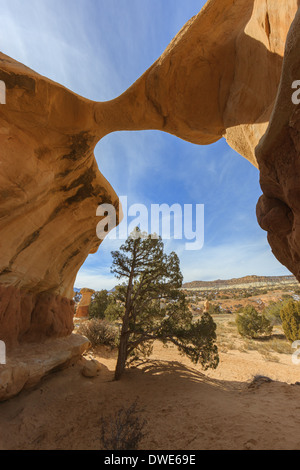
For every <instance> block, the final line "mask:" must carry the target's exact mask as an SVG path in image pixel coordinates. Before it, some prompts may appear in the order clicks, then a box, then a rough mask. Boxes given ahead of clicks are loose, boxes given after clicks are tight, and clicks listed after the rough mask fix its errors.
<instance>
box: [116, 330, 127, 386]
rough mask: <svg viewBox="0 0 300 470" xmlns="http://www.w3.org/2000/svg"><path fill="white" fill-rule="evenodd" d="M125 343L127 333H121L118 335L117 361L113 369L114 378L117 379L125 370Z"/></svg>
mask: <svg viewBox="0 0 300 470" xmlns="http://www.w3.org/2000/svg"><path fill="white" fill-rule="evenodd" d="M127 344H128V333H127V332H124V333H123V328H122V333H121V337H120V345H119V354H118V361H117V365H116V370H115V380H119V379H120V378H121V376H122V374H123V372H124V370H125V364H126V359H127Z"/></svg>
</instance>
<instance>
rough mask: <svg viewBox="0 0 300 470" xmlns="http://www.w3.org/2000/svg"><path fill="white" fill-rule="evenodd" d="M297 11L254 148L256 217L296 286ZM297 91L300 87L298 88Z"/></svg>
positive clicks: (299, 199) (299, 211) (299, 217)
mask: <svg viewBox="0 0 300 470" xmlns="http://www.w3.org/2000/svg"><path fill="white" fill-rule="evenodd" d="M299 31H300V10H299V11H298V13H297V15H296V18H295V20H294V22H293V24H292V26H291V29H290V32H289V35H288V38H287V42H286V49H285V56H284V63H283V70H282V76H281V82H280V86H279V91H278V95H277V100H276V103H275V106H274V109H273V113H272V116H271V119H270V124H269V126H268V129H267V132H266V134H265V135H264V137H263V138H262V139H261V142H260V144H259V145H258V147H257V149H256V154H257V159H258V163H259V169H260V182H261V188H262V190H263V193H264V194H263V196H262V197H261V198H260V200H259V202H258V205H257V218H258V221H259V223H260V225H261V227H262V228H263V229H264V230H266V231H267V232H268V241H269V243H270V245H271V247H272V251H273V253H274V254H275V256H276V258H277V259H278V260H279V261H280V262H281V263H282V264H284V265H285V266H286V267H287V268H288V269H289V270H290V271H291V272H292V273H293V274H294V275H295V276H296V277H297V279H298V281H300V184H299V181H300V101H299V104H295V103H294V102H293V101H292V95H293V93H294V92H295V90H294V89H293V88H292V84H293V83H294V82H295V81H297V80H300V57H299V51H300V35H299ZM298 88H299V87H298Z"/></svg>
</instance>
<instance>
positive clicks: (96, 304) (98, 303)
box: [89, 289, 109, 319]
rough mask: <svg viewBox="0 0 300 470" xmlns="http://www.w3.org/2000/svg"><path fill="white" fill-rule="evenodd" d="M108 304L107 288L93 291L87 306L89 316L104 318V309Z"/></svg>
mask: <svg viewBox="0 0 300 470" xmlns="http://www.w3.org/2000/svg"><path fill="white" fill-rule="evenodd" d="M108 305H109V295H108V291H107V290H105V289H104V290H100V291H99V292H95V293H94V294H93V296H92V301H91V304H90V306H89V316H90V318H101V319H104V318H105V310H106V309H107V307H108Z"/></svg>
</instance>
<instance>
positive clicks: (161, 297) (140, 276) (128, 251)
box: [112, 230, 218, 378]
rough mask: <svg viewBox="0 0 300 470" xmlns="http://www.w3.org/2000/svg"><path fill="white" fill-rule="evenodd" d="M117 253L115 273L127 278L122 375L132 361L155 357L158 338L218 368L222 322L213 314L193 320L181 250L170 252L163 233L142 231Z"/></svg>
mask: <svg viewBox="0 0 300 470" xmlns="http://www.w3.org/2000/svg"><path fill="white" fill-rule="evenodd" d="M112 256H113V265H112V272H113V273H114V274H115V275H116V276H117V277H118V278H119V279H121V278H122V279H125V282H124V283H123V284H122V285H121V286H119V287H118V298H119V302H120V303H121V305H123V317H122V332H121V339H120V348H119V357H118V363H117V368H116V375H115V376H116V378H119V377H120V375H121V374H122V373H123V370H124V367H125V363H126V361H127V360H128V359H132V358H135V359H137V358H139V357H141V354H142V356H143V357H145V356H147V355H149V354H150V352H151V345H152V342H153V341H154V340H156V339H158V340H161V341H162V342H164V343H167V342H172V343H173V344H175V345H176V346H177V347H178V349H179V350H180V351H181V352H182V353H184V354H186V355H187V356H188V357H189V358H190V359H191V360H192V361H193V362H195V363H198V362H200V363H201V364H202V366H203V367H204V368H208V367H213V368H215V367H217V364H218V351H217V347H216V345H215V339H216V334H215V331H216V325H215V323H214V322H213V320H212V318H211V317H210V316H208V315H205V316H203V317H202V319H201V320H200V321H198V322H197V323H193V315H192V313H191V312H190V311H189V309H188V306H187V301H186V297H185V294H184V293H183V292H182V291H181V290H180V288H181V286H182V280H183V277H182V274H181V272H180V264H179V259H178V256H177V255H176V253H174V252H172V253H171V254H170V255H166V254H165V253H164V246H163V242H162V240H161V238H160V237H154V236H151V235H148V234H145V233H141V232H140V231H139V230H136V231H135V232H134V233H133V234H131V235H130V236H129V238H128V239H127V240H126V242H125V244H124V245H122V246H121V247H120V250H119V251H115V252H112ZM142 345H143V346H142ZM145 345H146V346H145Z"/></svg>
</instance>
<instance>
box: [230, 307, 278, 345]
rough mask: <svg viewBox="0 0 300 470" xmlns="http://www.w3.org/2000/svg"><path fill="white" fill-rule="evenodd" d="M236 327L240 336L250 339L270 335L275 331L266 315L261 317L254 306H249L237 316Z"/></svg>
mask: <svg viewBox="0 0 300 470" xmlns="http://www.w3.org/2000/svg"><path fill="white" fill-rule="evenodd" d="M236 325H237V329H238V332H239V333H240V335H241V336H246V337H248V338H257V337H259V336H262V335H269V334H271V333H272V329H273V327H272V325H271V323H270V321H269V320H268V319H267V318H266V317H265V316H264V315H260V314H259V313H258V312H257V310H256V309H255V308H254V307H253V306H252V305H247V306H246V307H244V308H243V310H242V312H241V313H238V314H237V317H236Z"/></svg>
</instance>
